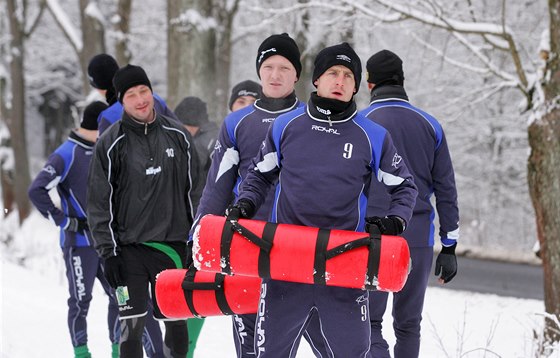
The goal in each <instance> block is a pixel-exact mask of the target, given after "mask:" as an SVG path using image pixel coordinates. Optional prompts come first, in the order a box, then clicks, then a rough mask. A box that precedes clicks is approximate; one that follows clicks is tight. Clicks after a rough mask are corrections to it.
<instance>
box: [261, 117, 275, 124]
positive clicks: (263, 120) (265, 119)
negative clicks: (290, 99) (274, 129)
mask: <svg viewBox="0 0 560 358" xmlns="http://www.w3.org/2000/svg"><path fill="white" fill-rule="evenodd" d="M261 122H262V123H272V122H274V118H263V119H262V121H261Z"/></svg>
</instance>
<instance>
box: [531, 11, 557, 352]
mask: <svg viewBox="0 0 560 358" xmlns="http://www.w3.org/2000/svg"><path fill="white" fill-rule="evenodd" d="M548 3H549V15H550V53H551V54H556V53H558V51H560V15H559V11H560V8H559V3H558V1H557V0H549V2H548ZM546 69H547V70H548V71H549V72H550V73H551V79H550V81H548V82H546V83H545V85H544V86H545V87H544V93H545V103H544V106H545V107H546V108H555V109H552V110H550V111H548V112H547V114H546V115H544V116H543V117H542V118H540V119H538V120H536V121H535V122H533V123H532V124H531V125H530V126H529V144H530V146H531V155H530V157H529V163H528V181H529V192H530V194H531V199H532V201H533V206H534V208H535V214H536V219H537V235H538V239H539V242H540V244H541V257H542V259H543V269H544V292H545V297H544V304H545V308H546V312H547V313H550V314H554V315H555V316H556V317H558V318H560V215H559V213H560V110H559V109H556V108H558V105H557V103H558V99H557V97H558V93H560V59H559V58H558V56H552V57H551V58H550V60H549V61H548V63H547V68H546ZM559 328H560V327H555V325H554V324H553V321H551V320H550V319H547V320H546V327H545V338H546V339H547V340H548V341H551V342H558V341H559V340H560V332H559V331H558V329H559Z"/></svg>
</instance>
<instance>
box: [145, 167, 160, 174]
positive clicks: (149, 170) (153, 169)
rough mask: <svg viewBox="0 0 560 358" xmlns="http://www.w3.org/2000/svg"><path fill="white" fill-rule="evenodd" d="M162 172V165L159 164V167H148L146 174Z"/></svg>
mask: <svg viewBox="0 0 560 358" xmlns="http://www.w3.org/2000/svg"><path fill="white" fill-rule="evenodd" d="M160 172H161V166H158V167H157V168H154V167H149V168H148V169H146V175H156V174H157V173H160Z"/></svg>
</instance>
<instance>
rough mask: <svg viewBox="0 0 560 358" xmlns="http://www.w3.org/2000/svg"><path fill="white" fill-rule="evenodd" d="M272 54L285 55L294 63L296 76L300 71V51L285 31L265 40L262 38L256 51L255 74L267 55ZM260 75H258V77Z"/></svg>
mask: <svg viewBox="0 0 560 358" xmlns="http://www.w3.org/2000/svg"><path fill="white" fill-rule="evenodd" d="M274 55H280V56H282V57H285V58H286V59H287V60H288V61H290V62H291V63H292V65H294V67H295V69H296V74H297V77H298V78H299V75H300V73H301V61H300V59H299V58H300V56H301V54H300V52H299V47H298V45H297V44H296V42H295V41H294V39H292V38H291V37H290V35H288V34H287V33H283V34H280V35H272V36H269V37H268V38H267V39H266V40H264V41H263V42H262V43H261V45H260V46H259V51H258V53H257V74H258V75H259V70H260V69H261V65H262V63H263V62H264V61H265V60H266V59H267V58H269V57H271V56H274ZM260 77H261V76H260V75H259V78H260Z"/></svg>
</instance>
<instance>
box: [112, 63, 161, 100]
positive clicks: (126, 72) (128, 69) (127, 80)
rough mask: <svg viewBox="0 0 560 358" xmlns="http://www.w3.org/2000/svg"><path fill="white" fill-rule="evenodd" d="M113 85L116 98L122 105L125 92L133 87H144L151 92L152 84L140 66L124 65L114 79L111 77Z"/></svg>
mask: <svg viewBox="0 0 560 358" xmlns="http://www.w3.org/2000/svg"><path fill="white" fill-rule="evenodd" d="M113 85H114V86H115V90H116V91H117V98H118V100H119V102H121V103H122V100H123V97H124V94H125V93H126V91H127V90H128V89H129V88H131V87H134V86H138V85H146V86H148V87H149V88H150V91H151V90H152V84H151V83H150V80H149V79H148V75H146V72H145V71H144V69H143V68H142V67H140V66H134V65H126V66H124V67H121V68H119V70H118V71H117V73H115V77H113Z"/></svg>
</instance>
